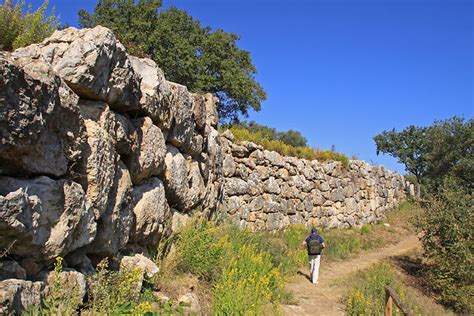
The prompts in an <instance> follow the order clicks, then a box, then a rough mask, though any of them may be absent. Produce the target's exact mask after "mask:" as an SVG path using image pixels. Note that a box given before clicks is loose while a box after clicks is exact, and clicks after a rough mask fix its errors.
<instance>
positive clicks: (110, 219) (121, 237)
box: [87, 162, 133, 257]
mask: <svg viewBox="0 0 474 316" xmlns="http://www.w3.org/2000/svg"><path fill="white" fill-rule="evenodd" d="M131 193H132V180H131V178H130V173H129V172H128V170H127V168H126V167H125V165H124V164H123V163H122V162H119V163H118V165H117V170H116V172H115V179H114V184H113V186H112V190H111V191H110V194H109V201H108V204H107V208H106V210H105V212H104V213H103V214H102V216H101V217H100V218H99V220H98V222H97V236H96V238H95V239H94V241H93V242H92V243H91V244H90V245H89V246H88V247H87V252H88V253H93V254H96V255H100V256H104V257H105V256H111V255H114V254H116V253H117V252H118V251H119V250H120V249H123V248H124V247H125V245H126V244H127V242H128V239H129V235H130V229H131V226H132V222H133V213H132V208H131V202H132V195H131Z"/></svg>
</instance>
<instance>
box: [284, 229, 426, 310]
mask: <svg viewBox="0 0 474 316" xmlns="http://www.w3.org/2000/svg"><path fill="white" fill-rule="evenodd" d="M416 247H420V243H419V241H418V238H417V237H416V236H415V235H411V236H409V237H407V238H405V239H404V240H402V241H401V242H399V243H398V244H395V245H391V246H388V247H385V248H382V249H377V250H374V251H371V252H368V253H365V254H363V255H360V256H358V257H356V258H353V259H350V260H348V261H341V262H336V263H327V262H324V261H323V262H321V271H320V274H319V284H318V285H313V284H311V283H310V282H309V280H308V270H309V269H302V270H301V273H300V274H298V276H296V277H295V278H294V279H293V280H292V281H291V282H290V283H289V284H288V285H287V287H286V288H287V290H288V291H290V292H292V293H293V294H294V296H295V298H296V300H297V301H298V305H284V306H283V312H284V314H285V315H344V305H343V304H342V303H341V297H342V296H343V295H344V287H343V286H340V285H339V286H338V285H337V284H335V283H336V282H335V281H336V280H338V279H341V278H343V277H347V276H348V275H349V274H351V273H353V272H356V271H357V270H364V269H366V268H368V267H369V266H371V265H372V264H374V263H377V262H378V261H380V260H382V259H384V258H387V257H391V256H396V255H400V254H403V253H405V252H407V251H409V250H412V249H414V248H416Z"/></svg>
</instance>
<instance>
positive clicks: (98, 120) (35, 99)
mask: <svg viewBox="0 0 474 316" xmlns="http://www.w3.org/2000/svg"><path fill="white" fill-rule="evenodd" d="M217 102H218V100H217V98H216V97H214V96H213V95H212V94H206V95H198V94H193V93H190V92H189V91H188V90H187V88H186V87H184V86H182V85H179V84H176V83H172V82H168V81H166V79H165V78H164V76H163V72H162V71H161V70H160V69H159V68H158V67H157V66H156V64H155V63H154V62H153V61H151V60H149V59H143V58H136V57H133V56H129V55H127V53H126V52H125V49H124V47H123V45H122V44H121V43H120V42H119V41H118V40H117V39H116V37H115V36H114V35H113V34H112V32H111V31H110V30H108V29H106V28H103V27H100V26H98V27H95V28H93V29H81V30H78V29H75V28H68V29H66V30H63V31H57V32H55V33H54V34H53V35H52V36H51V37H50V38H48V39H46V40H45V41H43V42H42V43H40V44H37V45H32V46H29V47H26V48H22V49H18V50H16V51H14V52H12V53H0V251H3V250H4V249H9V254H10V255H11V256H12V258H14V259H15V260H16V261H17V262H18V263H17V262H15V261H11V259H9V260H10V261H7V260H6V259H5V258H0V263H3V262H6V263H5V265H4V266H2V267H3V268H2V269H3V270H1V269H0V276H1V278H4V279H6V278H7V277H14V278H21V279H24V278H28V279H35V278H36V277H38V273H40V271H41V270H42V269H44V268H46V267H48V266H49V265H50V263H51V262H52V261H53V260H54V258H55V257H57V256H63V257H65V263H66V267H65V268H67V265H69V267H75V268H77V269H78V270H79V271H81V272H82V273H86V274H89V273H93V271H94V266H93V263H97V261H98V260H100V259H101V258H104V257H116V258H121V257H122V255H123V254H130V252H133V251H134V250H135V252H136V251H142V250H143V249H145V248H146V247H147V246H152V245H155V244H156V243H158V242H159V241H160V239H161V238H162V237H163V236H166V235H167V234H169V233H170V232H171V231H179V229H180V227H182V224H183V223H185V222H186V221H188V220H189V218H192V216H193V215H195V214H196V213H197V214H198V215H201V216H211V215H212V214H214V213H215V212H216V211H221V212H227V213H228V214H229V215H230V216H231V217H232V218H233V219H234V220H235V221H236V222H237V223H238V224H239V225H241V226H242V227H248V228H250V229H252V230H262V229H266V230H277V229H281V228H285V227H287V226H288V225H290V224H293V223H304V224H320V225H323V226H326V227H349V226H357V225H360V224H362V223H365V222H370V221H374V220H376V219H377V218H379V217H380V216H382V215H383V213H384V212H385V211H387V210H388V209H390V208H393V207H394V206H396V205H397V204H398V203H399V202H400V201H401V200H402V199H403V198H404V196H405V189H406V183H405V182H404V181H403V178H402V177H401V176H400V175H397V174H394V173H392V172H390V171H387V170H385V169H383V168H382V167H372V166H368V165H367V164H366V163H364V162H362V161H351V162H350V163H349V165H348V166H347V167H343V166H342V165H341V164H340V163H337V162H331V163H325V164H322V163H319V162H317V161H311V162H310V161H306V160H302V159H296V158H291V157H283V156H281V155H279V154H278V153H276V152H271V151H268V150H264V148H263V147H261V146H259V145H256V144H253V143H250V142H242V143H237V142H235V141H234V137H233V135H232V134H231V133H230V132H225V133H223V135H222V137H221V136H220V135H219V132H218V131H217V123H218V117H217V108H216V104H217ZM137 249H138V250H137ZM140 249H141V250H140ZM129 258H135V259H130V260H128V259H127V260H128V261H130V262H134V260H136V259H137V258H139V257H129ZM127 260H126V261H127ZM141 261H143V260H141ZM132 264H133V263H132ZM69 276H71V277H74V278H76V277H79V279H80V278H82V277H83V276H82V274H79V273H72V274H68V277H69ZM46 282H47V281H46ZM42 286H43V283H41V282H40V283H33V282H30V281H25V280H21V281H19V280H16V279H14V280H10V279H7V280H6V281H1V282H0V306H2V307H1V308H3V310H0V313H1V312H4V311H5V312H11V311H18V310H20V309H25V308H26V307H28V306H30V305H31V304H32V303H34V302H37V301H38V300H39V294H38V293H39V290H40V288H42Z"/></svg>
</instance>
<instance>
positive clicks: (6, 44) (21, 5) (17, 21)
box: [0, 0, 59, 50]
mask: <svg viewBox="0 0 474 316" xmlns="http://www.w3.org/2000/svg"><path fill="white" fill-rule="evenodd" d="M47 7H48V0H45V2H44V3H43V5H41V6H40V7H39V8H38V9H37V10H36V11H32V7H31V5H29V6H28V9H27V10H25V1H24V0H21V1H17V2H16V3H13V2H12V1H11V0H5V1H4V3H3V5H0V34H2V36H1V37H0V49H1V50H12V49H16V48H19V47H24V46H28V45H30V44H33V43H39V42H41V41H42V40H43V39H45V38H46V37H48V36H50V35H51V34H52V33H53V32H54V31H55V30H56V29H57V28H58V27H59V21H58V18H57V17H55V16H54V10H53V13H52V15H50V16H47V15H46V9H47ZM25 11H26V13H23V12H25Z"/></svg>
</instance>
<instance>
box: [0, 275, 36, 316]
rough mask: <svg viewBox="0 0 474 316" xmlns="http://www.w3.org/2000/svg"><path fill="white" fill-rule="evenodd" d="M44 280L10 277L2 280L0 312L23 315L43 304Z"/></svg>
mask: <svg viewBox="0 0 474 316" xmlns="http://www.w3.org/2000/svg"><path fill="white" fill-rule="evenodd" d="M43 288H44V284H43V282H31V281H25V280H18V279H8V280H5V281H2V282H0V313H1V314H4V315H10V314H16V315H21V314H22V312H24V311H27V310H28V309H29V308H30V307H32V306H38V305H40V304H41V294H42V291H43Z"/></svg>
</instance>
